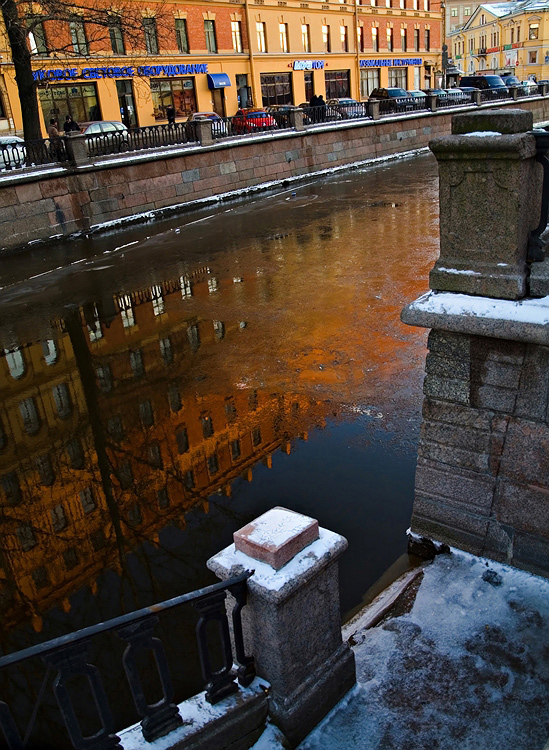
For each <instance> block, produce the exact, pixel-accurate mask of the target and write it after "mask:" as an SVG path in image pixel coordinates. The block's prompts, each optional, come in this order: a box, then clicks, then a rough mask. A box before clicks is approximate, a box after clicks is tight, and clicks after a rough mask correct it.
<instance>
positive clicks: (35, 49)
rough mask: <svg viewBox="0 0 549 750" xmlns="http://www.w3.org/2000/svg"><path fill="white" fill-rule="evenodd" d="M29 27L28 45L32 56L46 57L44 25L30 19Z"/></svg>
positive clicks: (46, 45) (36, 19) (38, 20)
mask: <svg viewBox="0 0 549 750" xmlns="http://www.w3.org/2000/svg"><path fill="white" fill-rule="evenodd" d="M28 26H29V29H30V30H29V45H30V50H31V54H32V55H47V54H48V44H47V41H46V31H45V29H44V24H43V23H42V21H41V20H40V19H39V18H31V19H30V20H29V22H28Z"/></svg>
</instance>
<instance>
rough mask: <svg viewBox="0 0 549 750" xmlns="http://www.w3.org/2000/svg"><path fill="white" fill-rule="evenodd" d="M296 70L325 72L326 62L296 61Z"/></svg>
mask: <svg viewBox="0 0 549 750" xmlns="http://www.w3.org/2000/svg"><path fill="white" fill-rule="evenodd" d="M294 70H324V60H294Z"/></svg>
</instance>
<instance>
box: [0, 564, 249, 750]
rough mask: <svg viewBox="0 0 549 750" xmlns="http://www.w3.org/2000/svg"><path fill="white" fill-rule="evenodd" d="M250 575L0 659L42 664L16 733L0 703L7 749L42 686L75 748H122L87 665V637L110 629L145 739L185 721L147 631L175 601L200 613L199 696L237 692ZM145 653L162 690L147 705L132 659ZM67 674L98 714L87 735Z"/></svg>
mask: <svg viewBox="0 0 549 750" xmlns="http://www.w3.org/2000/svg"><path fill="white" fill-rule="evenodd" d="M250 575H251V573H249V572H247V573H244V574H242V575H240V576H238V577H236V578H232V579H230V580H228V581H225V582H222V583H217V584H214V585H213V586H208V587H207V588H203V589H199V590H197V591H193V592H191V593H189V594H183V595H182V596H178V597H175V598H174V599H169V600H167V601H165V602H162V603H160V604H155V605H153V606H151V607H146V608H144V609H140V610H137V611H135V612H131V613H130V614H126V615H121V616H120V617H115V618H114V619H112V620H108V621H106V622H103V623H100V624H98V625H92V626H90V627H87V628H84V629H82V630H79V631H77V632H75V633H71V634H70V635H66V636H61V637H60V638H55V639H53V640H51V641H47V642H46V643H42V644H39V645H38V646H33V647H31V648H27V649H24V650H23V651H18V652H16V653H14V654H9V655H8V656H4V657H2V658H0V669H7V668H9V667H14V666H16V665H21V664H22V663H23V662H25V661H27V660H29V659H35V658H41V659H42V661H43V662H44V663H45V665H46V666H47V671H46V675H45V677H44V680H43V682H42V686H41V688H40V690H39V693H38V696H37V699H36V703H35V706H34V709H33V711H32V715H31V717H30V719H29V721H28V724H27V727H26V730H25V732H24V734H23V736H22V735H21V733H20V731H19V728H18V726H17V724H16V721H15V719H14V717H13V714H12V712H11V710H10V707H9V705H8V703H7V702H6V701H0V728H1V729H2V731H3V733H4V737H5V739H6V742H7V746H8V748H9V750H24V748H25V747H26V746H27V742H28V739H29V737H30V735H31V731H32V728H33V724H34V722H35V720H36V716H37V713H38V709H39V707H40V703H41V702H42V700H43V698H44V695H45V693H46V690H47V689H48V687H49V688H50V689H52V690H53V693H54V696H55V699H56V702H57V705H58V707H59V710H60V712H61V716H62V718H63V722H64V724H65V727H66V730H67V733H68V736H69V738H70V741H71V743H72V745H73V747H74V748H76V750H85V749H87V748H91V747H93V750H112V749H113V748H119V749H120V750H121V748H122V746H121V745H120V738H119V737H118V736H117V735H116V731H117V728H116V727H115V726H114V720H113V715H112V711H111V708H110V706H109V702H108V699H107V694H106V691H105V687H104V683H103V678H102V676H101V674H100V671H99V669H98V668H97V667H96V666H95V665H93V664H90V663H89V662H88V644H89V642H90V641H91V639H92V638H94V636H97V635H99V634H101V633H103V634H104V633H114V634H116V636H118V638H120V639H121V640H122V641H124V642H125V644H126V647H125V651H124V655H123V658H122V662H123V667H124V672H125V674H126V678H127V681H128V684H129V688H130V692H131V695H132V697H133V702H134V704H135V709H136V712H137V715H138V716H139V717H140V718H141V731H142V734H143V737H144V739H145V740H146V741H147V742H152V741H154V740H156V739H158V738H159V737H162V736H164V735H166V734H168V733H169V732H171V731H173V730H174V729H177V727H179V726H182V724H183V723H184V720H183V718H182V716H181V714H180V713H179V709H178V707H177V705H176V704H175V703H174V690H173V686H172V680H171V676H170V670H169V668H168V660H167V657H166V652H165V650H164V646H163V643H162V641H161V640H160V639H159V638H156V637H155V636H154V629H155V626H156V624H157V623H158V621H159V618H158V615H159V614H160V613H162V612H165V611H167V610H170V609H173V608H174V607H178V606H179V605H181V604H185V603H191V604H192V605H193V606H194V608H195V609H196V610H197V611H198V614H199V620H198V623H197V625H196V637H197V645H198V653H199V657H200V664H201V667H202V676H203V678H204V681H205V683H206V685H205V690H206V699H207V700H208V701H209V702H210V703H217V702H218V701H220V700H222V699H223V698H225V697H227V696H228V695H231V694H232V693H235V692H237V691H238V689H239V688H238V684H237V682H236V680H237V679H238V683H239V684H240V685H241V686H243V687H247V686H248V685H250V684H251V682H252V681H253V679H254V677H255V665H254V660H253V657H251V656H246V654H245V651H244V640H243V635H242V621H241V610H242V607H244V605H245V604H246V597H247V579H248V578H249V576H250ZM227 591H229V592H230V593H231V594H232V595H233V597H234V598H235V600H236V604H235V606H234V608H233V611H232V632H233V639H234V645H235V651H236V653H235V654H233V650H232V645H231V637H230V629H229V622H228V617H227V612H226V608H225V599H226V594H227ZM212 624H213V629H214V632H215V633H216V634H217V638H214V639H213V640H214V643H212V627H211V626H212ZM212 646H213V647H217V651H216V654H215V657H214V656H213V655H212ZM147 654H148V655H149V656H152V658H153V663H154V664H156V670H157V676H158V681H159V684H160V688H161V691H162V697H161V698H160V700H156V701H155V702H154V703H149V701H148V699H147V697H146V696H147V693H148V692H150V690H148V686H147V685H145V684H144V683H143V679H142V674H141V670H140V667H139V658H140V657H142V656H143V655H147ZM219 654H220V656H219ZM219 659H221V665H220V666H218V668H217V669H216V668H214V666H213V664H214V663H215V662H219ZM235 660H236V663H237V665H238V667H237V669H236V671H235V670H234V669H233V662H234V661H235ZM181 667H183V665H181ZM172 669H173V666H172ZM52 673H56V676H55V679H54V681H53V685H50V678H51V675H52ZM74 678H80V679H81V680H82V679H83V680H85V681H87V684H88V686H89V690H90V691H91V694H92V696H93V705H94V706H95V708H96V711H97V714H96V717H95V721H96V724H97V725H98V726H99V727H100V728H99V730H98V731H96V732H95V733H94V734H93V735H91V736H90V735H88V736H84V734H83V730H82V726H81V722H80V721H79V718H78V716H77V713H76V711H75V709H74V704H73V700H75V699H76V698H77V696H76V695H75V690H76V689H77V688H76V687H75V686H74V684H71V682H73V683H74ZM12 698H13V696H12ZM118 729H120V728H118Z"/></svg>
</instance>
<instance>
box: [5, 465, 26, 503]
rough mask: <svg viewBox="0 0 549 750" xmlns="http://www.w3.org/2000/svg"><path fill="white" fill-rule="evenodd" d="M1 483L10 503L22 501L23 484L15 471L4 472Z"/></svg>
mask: <svg viewBox="0 0 549 750" xmlns="http://www.w3.org/2000/svg"><path fill="white" fill-rule="evenodd" d="M0 485H1V486H2V491H3V493H4V497H5V498H6V501H7V503H8V505H17V504H18V503H19V502H20V501H21V485H20V484H19V479H18V477H17V474H16V473H15V472H14V471H10V472H9V474H4V476H3V477H2V478H1V479H0Z"/></svg>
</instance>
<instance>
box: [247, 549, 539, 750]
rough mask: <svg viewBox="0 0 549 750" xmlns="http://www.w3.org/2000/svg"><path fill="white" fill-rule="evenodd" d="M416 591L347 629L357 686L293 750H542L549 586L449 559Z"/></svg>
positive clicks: (268, 738)
mask: <svg viewBox="0 0 549 750" xmlns="http://www.w3.org/2000/svg"><path fill="white" fill-rule="evenodd" d="M416 583H419V588H418V587H417V585H415V584H412V586H411V587H410V589H409V591H408V593H407V594H406V595H405V596H404V597H403V600H401V603H399V604H397V605H396V610H395V614H396V616H394V617H389V618H388V619H387V618H386V619H385V620H384V621H382V622H381V623H380V624H379V625H378V626H376V627H372V628H368V629H363V628H361V625H360V619H359V620H356V619H355V621H354V622H355V623H356V624H355V626H354V628H351V632H352V630H353V629H354V630H355V631H356V632H355V634H354V635H353V636H352V638H351V643H352V644H353V648H354V651H355V656H356V662H357V685H356V687H355V688H354V689H353V690H352V691H351V692H350V693H348V695H347V696H346V697H345V698H344V699H343V700H342V701H341V702H340V703H339V704H338V705H337V706H336V707H335V708H334V709H333V711H332V712H331V713H330V714H329V715H328V716H327V717H326V719H325V720H324V721H323V722H322V723H321V724H319V726H318V727H317V728H316V729H315V730H314V731H313V732H311V734H310V735H309V736H308V737H307V738H306V739H305V740H304V741H303V742H302V743H301V745H300V746H299V750H340V749H341V750H353V749H354V748H357V750H397V749H398V750H503V749H505V750H549V581H548V580H545V579H543V578H538V577H536V576H533V575H530V574H528V573H524V572H522V571H519V570H516V569H515V568H511V567H509V566H505V565H499V564H498V563H494V562H492V561H488V560H483V559H480V558H476V557H473V556H472V555H468V554H467V553H464V552H461V551H459V550H452V553H451V554H450V555H447V554H443V555H439V556H438V557H437V558H436V559H435V560H434V561H433V563H431V564H430V565H427V566H426V567H425V569H424V572H423V574H422V575H421V576H420V577H419V578H418V579H417V581H416ZM414 588H416V589H417V594H416V595H415V599H414V596H413V594H414V591H413V589H414ZM403 601H404V603H402V602H403ZM399 609H400V612H399V611H398V610H399ZM406 610H409V611H406ZM363 619H364V618H363ZM345 632H346V634H347V635H348V634H349V629H348V628H347V629H346V631H345ZM276 737H277V733H276V729H274V728H272V727H270V728H268V729H267V731H266V732H265V733H264V734H263V736H262V737H261V738H260V740H259V741H258V742H257V743H256V745H255V748H254V750H279V749H280V748H281V747H282V746H281V745H280V743H279V741H278V740H277V738H276Z"/></svg>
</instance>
